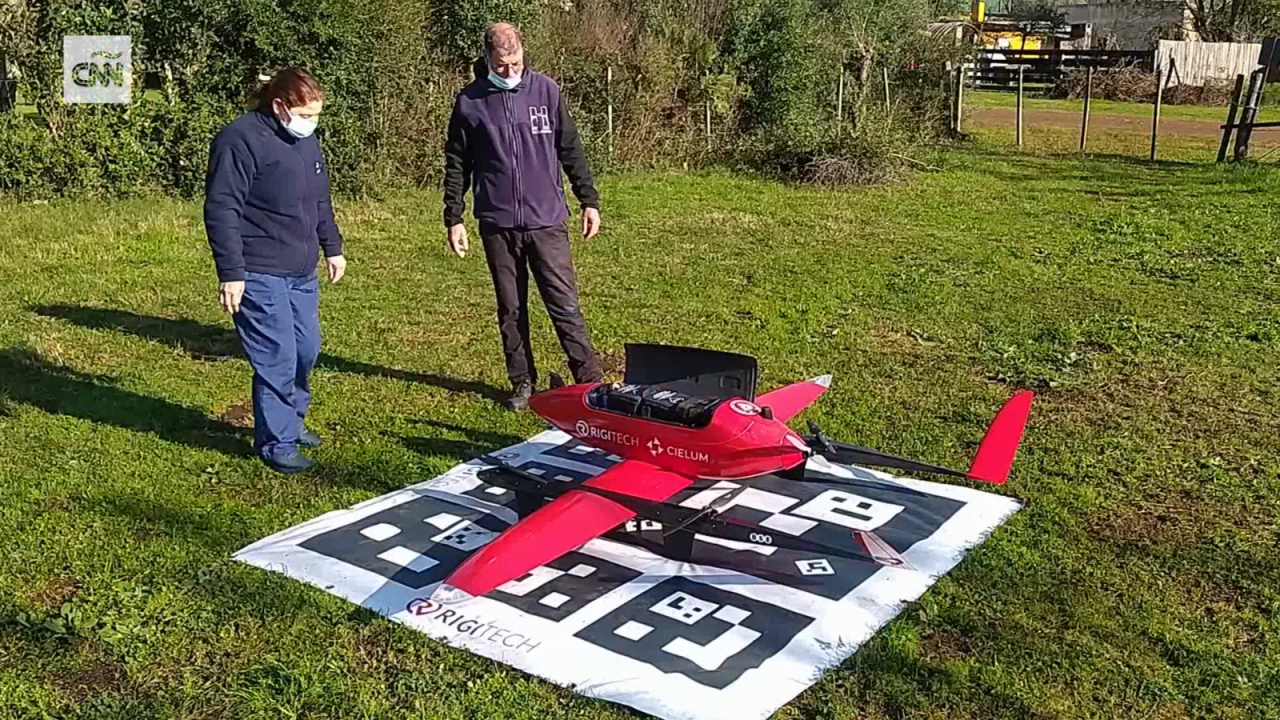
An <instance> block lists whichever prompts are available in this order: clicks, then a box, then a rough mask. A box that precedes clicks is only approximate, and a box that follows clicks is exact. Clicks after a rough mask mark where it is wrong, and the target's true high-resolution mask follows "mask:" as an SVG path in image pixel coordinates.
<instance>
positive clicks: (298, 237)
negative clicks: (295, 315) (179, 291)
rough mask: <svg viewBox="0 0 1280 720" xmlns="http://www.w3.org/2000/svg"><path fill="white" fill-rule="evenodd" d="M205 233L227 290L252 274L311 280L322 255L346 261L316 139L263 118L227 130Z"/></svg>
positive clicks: (210, 178) (216, 144)
mask: <svg viewBox="0 0 1280 720" xmlns="http://www.w3.org/2000/svg"><path fill="white" fill-rule="evenodd" d="M204 226H205V231H206V232H207V233H208V235H209V246H210V247H211V248H213V262H214V265H215V266H216V267H217V270H218V280H219V281H221V282H230V281H234V280H243V279H244V275H245V273H246V272H257V273H266V274H269V275H282V276H286V277H297V276H306V275H309V274H311V273H313V272H315V269H316V261H317V259H318V257H319V252H320V249H321V248H324V254H325V257H334V256H336V255H341V254H342V235H341V233H339V232H338V225H337V223H336V222H334V219H333V203H332V201H331V200H330V193H329V171H328V167H327V166H326V165H325V162H324V156H323V154H322V153H321V152H320V143H319V142H318V141H317V140H316V136H315V135H311V136H310V137H306V138H302V139H298V138H295V137H293V136H292V135H290V134H289V133H288V132H286V131H285V129H284V128H283V127H282V126H281V125H280V121H279V120H277V119H276V118H275V117H272V116H270V115H268V114H266V113H262V112H258V111H252V112H248V113H245V114H244V115H241V116H240V117H239V118H238V119H236V120H235V121H234V122H232V123H231V124H230V125H228V126H226V127H225V128H223V129H222V131H221V132H219V133H218V135H217V137H215V138H214V140H213V145H212V146H211V148H210V152H209V172H208V175H207V176H206V178H205V201H204Z"/></svg>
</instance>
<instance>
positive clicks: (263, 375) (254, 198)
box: [204, 68, 347, 472]
mask: <svg viewBox="0 0 1280 720" xmlns="http://www.w3.org/2000/svg"><path fill="white" fill-rule="evenodd" d="M323 104H324V93H323V91H322V90H321V88H320V85H319V83H317V82H316V81H315V79H314V78H313V77H311V76H310V75H309V74H307V72H306V71H304V70H301V69H298V68H288V69H286V70H283V71H281V72H279V73H278V74H276V76H275V77H273V78H271V80H270V82H268V83H267V85H266V87H265V88H264V90H263V92H262V96H261V99H260V101H259V102H258V106H257V108H256V109H255V110H253V111H250V112H248V113H245V114H244V115H242V116H240V117H239V118H238V119H236V120H235V121H234V122H232V123H231V124H230V125H228V126H227V127H225V128H223V129H222V131H221V132H219V133H218V135H217V137H215V138H214V140H213V144H212V146H211V149H210V153H209V172H208V175H207V177H206V181H205V203H204V223H205V231H206V232H207V233H208V236H209V245H210V247H211V248H212V249H213V261H214V265H215V266H216V268H217V272H218V280H219V282H220V286H219V290H218V299H219V301H220V302H221V304H222V307H223V309H225V310H226V311H227V312H229V313H231V317H232V320H233V322H234V323H235V326H236V332H237V333H238V334H239V336H240V342H241V344H242V345H243V346H244V350H245V354H246V355H248V357H249V363H250V365H252V366H253V422H254V431H253V432H254V449H255V450H257V452H258V455H259V456H260V457H261V458H262V460H263V462H265V463H266V464H267V465H268V466H270V467H271V468H273V469H275V470H278V471H280V472H299V471H301V470H306V469H308V468H310V467H311V466H312V465H313V464H314V462H313V461H312V460H310V459H308V458H306V457H304V456H303V455H302V454H301V453H300V452H299V448H300V447H302V448H313V447H316V446H318V445H319V444H320V438H319V437H317V436H316V434H315V433H313V432H311V431H309V430H307V428H306V426H305V424H304V422H303V421H304V418H305V417H306V414H307V409H308V408H309V407H310V404H311V384H310V381H309V376H310V374H311V368H312V367H313V366H314V365H315V362H316V358H317V357H319V354H320V310H319V300H320V282H319V279H318V278H317V276H316V263H317V260H318V256H319V252H320V250H321V249H323V250H324V256H325V259H326V264H327V265H328V273H329V281H330V282H338V280H339V279H341V278H342V275H343V272H345V270H346V266H347V261H346V260H345V259H343V257H342V235H341V233H339V232H338V226H337V223H336V222H335V221H334V217H333V204H332V202H331V199H330V193H329V173H328V169H327V167H326V165H325V162H324V157H323V155H322V153H321V152H320V145H319V143H318V142H317V141H316V138H315V136H314V135H313V133H314V131H315V129H316V124H317V122H318V119H319V117H320V111H321V109H322V106H323Z"/></svg>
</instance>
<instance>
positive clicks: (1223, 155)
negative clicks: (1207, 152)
mask: <svg viewBox="0 0 1280 720" xmlns="http://www.w3.org/2000/svg"><path fill="white" fill-rule="evenodd" d="M1242 92H1244V73H1241V74H1239V75H1236V84H1235V87H1233V88H1232V89H1231V107H1230V108H1228V109H1227V124H1226V125H1223V126H1222V144H1221V145H1219V146H1218V162H1223V161H1224V160H1226V159H1227V148H1228V147H1230V145H1231V132H1232V130H1234V129H1235V128H1233V127H1232V126H1233V125H1235V124H1236V110H1237V109H1238V108H1239V107H1240V94H1241V93H1242Z"/></svg>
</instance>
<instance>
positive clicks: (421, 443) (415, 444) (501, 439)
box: [393, 420, 528, 462]
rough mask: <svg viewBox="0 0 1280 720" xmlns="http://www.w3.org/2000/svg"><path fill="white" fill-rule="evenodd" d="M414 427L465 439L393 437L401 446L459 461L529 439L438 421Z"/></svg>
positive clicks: (421, 453)
mask: <svg viewBox="0 0 1280 720" xmlns="http://www.w3.org/2000/svg"><path fill="white" fill-rule="evenodd" d="M415 424H418V425H425V426H427V427H430V428H432V429H434V430H436V431H443V432H446V433H452V434H456V435H462V436H464V438H465V439H463V440H452V439H447V438H441V437H417V436H413V435H395V436H393V437H394V438H395V439H396V440H397V441H399V442H400V444H401V445H404V446H405V447H406V448H408V449H409V450H412V451H413V452H416V453H418V454H420V455H440V456H444V457H450V458H455V459H457V460H458V461H459V462H467V461H468V460H473V459H475V458H476V457H477V456H480V455H483V454H485V453H490V452H494V451H497V450H501V449H502V448H506V447H510V446H512V445H516V444H519V443H522V442H524V441H525V440H527V439H528V438H522V437H516V436H515V435H507V434H506V433H496V432H491V431H489V430H477V429H475V428H468V427H462V426H461V425H453V424H451V423H446V422H439V421H437V420H418V421H415Z"/></svg>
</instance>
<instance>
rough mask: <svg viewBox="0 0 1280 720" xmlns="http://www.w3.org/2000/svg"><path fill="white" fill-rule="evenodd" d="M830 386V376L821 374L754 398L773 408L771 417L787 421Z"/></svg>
mask: <svg viewBox="0 0 1280 720" xmlns="http://www.w3.org/2000/svg"><path fill="white" fill-rule="evenodd" d="M830 387H831V376H830V375H823V376H821V377H816V378H814V379H812V380H806V381H804V382H798V383H793V384H791V385H788V386H786V387H780V388H778V389H777V390H770V391H769V392H767V393H765V394H763V395H761V396H759V397H757V398H756V404H757V405H759V406H760V407H766V406H767V407H768V408H769V409H771V410H773V417H774V418H776V419H777V420H778V421H779V422H783V423H785V422H787V421H788V420H790V419H791V418H793V417H795V416H796V415H799V414H800V411H801V410H804V409H805V408H807V407H809V405H810V404H812V403H813V401H814V400H817V399H818V398H819V397H821V396H822V393H824V392H826V391H827V389H828V388H830Z"/></svg>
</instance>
